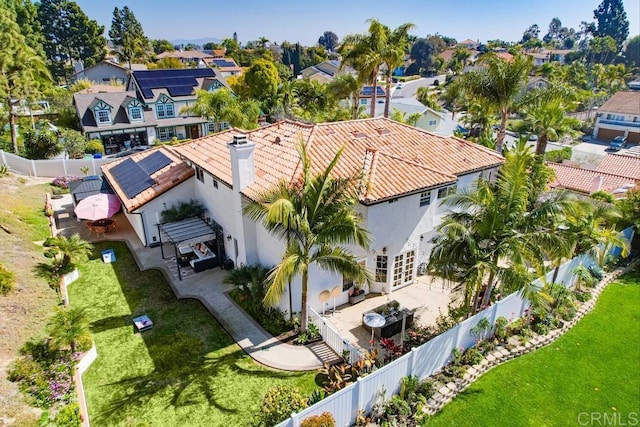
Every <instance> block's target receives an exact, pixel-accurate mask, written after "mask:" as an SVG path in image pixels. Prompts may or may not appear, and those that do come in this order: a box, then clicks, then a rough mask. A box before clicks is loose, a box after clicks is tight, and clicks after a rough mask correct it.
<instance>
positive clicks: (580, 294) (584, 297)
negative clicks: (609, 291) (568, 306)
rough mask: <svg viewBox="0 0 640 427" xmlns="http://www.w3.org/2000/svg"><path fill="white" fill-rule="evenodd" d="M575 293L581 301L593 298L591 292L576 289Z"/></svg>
mask: <svg viewBox="0 0 640 427" xmlns="http://www.w3.org/2000/svg"><path fill="white" fill-rule="evenodd" d="M574 294H575V297H576V299H577V300H578V301H580V302H587V301H589V300H590V299H591V292H582V291H574Z"/></svg>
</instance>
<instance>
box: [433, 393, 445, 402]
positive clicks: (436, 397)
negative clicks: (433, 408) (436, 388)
mask: <svg viewBox="0 0 640 427" xmlns="http://www.w3.org/2000/svg"><path fill="white" fill-rule="evenodd" d="M431 397H433V400H435V401H436V405H437V404H438V403H441V402H442V401H443V400H444V394H442V393H440V392H435V393H434V394H433V396H431Z"/></svg>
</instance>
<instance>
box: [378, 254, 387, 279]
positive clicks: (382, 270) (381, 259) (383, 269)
mask: <svg viewBox="0 0 640 427" xmlns="http://www.w3.org/2000/svg"><path fill="white" fill-rule="evenodd" d="M388 262H389V257H387V256H386V255H378V256H377V257H376V278H375V280H376V282H379V283H387V269H388Z"/></svg>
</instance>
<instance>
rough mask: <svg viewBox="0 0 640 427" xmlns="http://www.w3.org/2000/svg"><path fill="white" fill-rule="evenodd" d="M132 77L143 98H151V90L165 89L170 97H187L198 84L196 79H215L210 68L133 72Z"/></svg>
mask: <svg viewBox="0 0 640 427" xmlns="http://www.w3.org/2000/svg"><path fill="white" fill-rule="evenodd" d="M134 76H135V78H136V80H137V82H138V86H139V87H140V91H141V92H142V96H144V97H145V98H153V91H152V89H160V88H166V89H167V90H168V91H169V94H170V95H171V96H189V95H191V94H193V90H194V87H195V86H196V85H197V84H198V83H197V81H196V78H197V77H215V72H214V71H213V70H212V69H211V68H194V69H184V70H150V71H149V70H147V71H134Z"/></svg>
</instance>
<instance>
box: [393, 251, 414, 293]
mask: <svg viewBox="0 0 640 427" xmlns="http://www.w3.org/2000/svg"><path fill="white" fill-rule="evenodd" d="M415 259H416V251H415V250H411V251H407V252H405V253H403V254H400V255H396V256H395V258H394V260H393V282H392V285H393V287H394V288H396V287H400V286H405V285H408V284H410V283H413V277H414V265H415Z"/></svg>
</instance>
